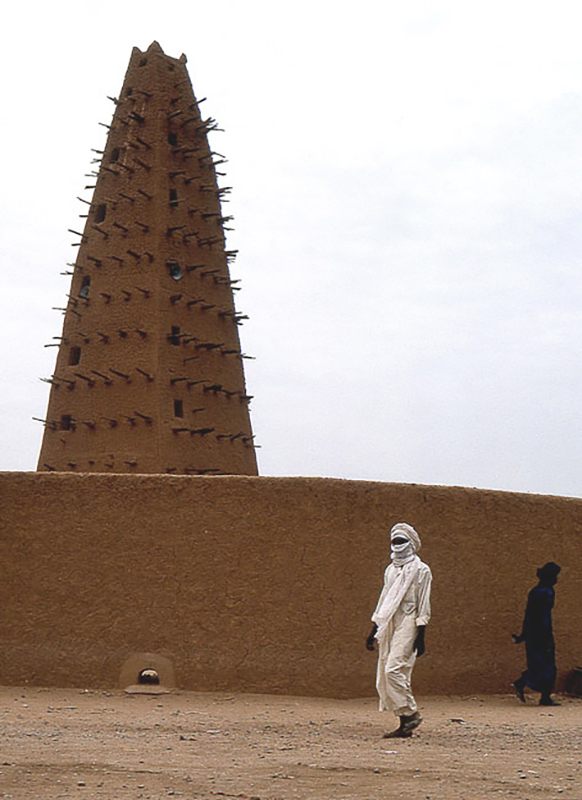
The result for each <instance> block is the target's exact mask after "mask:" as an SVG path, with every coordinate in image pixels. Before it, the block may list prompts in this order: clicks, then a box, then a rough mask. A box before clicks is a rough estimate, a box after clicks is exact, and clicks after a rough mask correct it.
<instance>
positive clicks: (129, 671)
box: [119, 653, 176, 691]
mask: <svg viewBox="0 0 582 800" xmlns="http://www.w3.org/2000/svg"><path fill="white" fill-rule="evenodd" d="M119 685H120V687H121V688H122V689H130V688H131V689H134V690H137V689H138V688H139V689H143V690H144V691H147V690H148V689H152V688H156V687H157V688H160V689H174V688H175V686H176V676H175V673H174V665H173V664H172V662H171V661H170V659H169V658H166V656H161V655H159V654H158V653H133V655H131V656H129V658H128V659H126V661H125V662H124V663H123V666H122V667H121V672H120V675H119Z"/></svg>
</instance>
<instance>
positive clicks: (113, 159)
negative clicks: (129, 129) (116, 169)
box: [109, 147, 121, 164]
mask: <svg viewBox="0 0 582 800" xmlns="http://www.w3.org/2000/svg"><path fill="white" fill-rule="evenodd" d="M120 153H121V151H120V149H119V147H114V148H113V150H112V151H111V156H110V158H109V163H110V164H115V162H116V161H119V155H120Z"/></svg>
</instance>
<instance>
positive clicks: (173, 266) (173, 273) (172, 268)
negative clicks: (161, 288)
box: [166, 261, 184, 281]
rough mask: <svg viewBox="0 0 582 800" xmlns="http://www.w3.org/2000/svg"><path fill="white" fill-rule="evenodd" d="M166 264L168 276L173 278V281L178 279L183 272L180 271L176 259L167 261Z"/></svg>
mask: <svg viewBox="0 0 582 800" xmlns="http://www.w3.org/2000/svg"><path fill="white" fill-rule="evenodd" d="M166 264H167V267H168V272H169V273H170V278H173V279H174V280H175V281H179V280H180V278H181V277H182V275H183V274H184V273H183V272H182V267H181V266H180V265H179V264H178V262H177V261H168V262H166Z"/></svg>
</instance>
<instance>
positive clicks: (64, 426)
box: [61, 414, 73, 431]
mask: <svg viewBox="0 0 582 800" xmlns="http://www.w3.org/2000/svg"><path fill="white" fill-rule="evenodd" d="M72 422H73V418H72V416H71V415H70V414H63V415H62V417H61V430H62V431H70V430H71V429H72V427H73V425H72Z"/></svg>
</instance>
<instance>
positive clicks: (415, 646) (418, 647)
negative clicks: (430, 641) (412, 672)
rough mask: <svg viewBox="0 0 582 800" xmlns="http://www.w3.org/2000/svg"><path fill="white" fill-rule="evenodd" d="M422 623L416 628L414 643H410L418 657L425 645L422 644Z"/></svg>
mask: <svg viewBox="0 0 582 800" xmlns="http://www.w3.org/2000/svg"><path fill="white" fill-rule="evenodd" d="M425 627H426V626H424V625H419V626H418V628H417V629H416V639H415V640H414V644H413V645H412V648H413V650H416V655H417V656H418V657H419V658H420V656H422V655H424V653H425V650H426V647H425V645H424V631H425Z"/></svg>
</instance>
